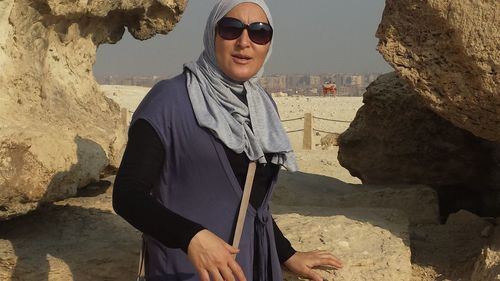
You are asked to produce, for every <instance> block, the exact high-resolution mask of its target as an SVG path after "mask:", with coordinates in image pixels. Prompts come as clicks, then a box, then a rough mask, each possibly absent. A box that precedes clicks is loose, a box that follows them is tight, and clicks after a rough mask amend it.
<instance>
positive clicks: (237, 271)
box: [228, 260, 247, 281]
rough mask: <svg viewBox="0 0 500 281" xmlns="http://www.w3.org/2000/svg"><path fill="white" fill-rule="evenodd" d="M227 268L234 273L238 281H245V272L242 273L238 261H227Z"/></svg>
mask: <svg viewBox="0 0 500 281" xmlns="http://www.w3.org/2000/svg"><path fill="white" fill-rule="evenodd" d="M228 265H229V268H230V269H231V271H232V272H233V274H234V275H236V278H238V280H239V281H246V280H247V279H246V278H245V274H244V273H243V270H242V269H241V267H240V266H239V265H238V263H237V262H236V261H234V260H232V261H231V262H229V263H228Z"/></svg>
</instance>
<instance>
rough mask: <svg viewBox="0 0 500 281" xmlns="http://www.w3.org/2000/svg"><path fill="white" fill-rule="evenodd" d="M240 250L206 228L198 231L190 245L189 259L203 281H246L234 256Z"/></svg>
mask: <svg viewBox="0 0 500 281" xmlns="http://www.w3.org/2000/svg"><path fill="white" fill-rule="evenodd" d="M238 252H239V250H238V249H237V248H234V247H233V246H231V245H229V244H227V243H226V242H225V241H224V240H222V239H220V238H219V237H218V236H217V235H215V234H214V233H212V232H210V231H209V230H206V229H204V230H202V231H200V232H198V233H196V235H195V236H194V237H193V238H192V239H191V242H189V246H188V257H189V260H190V261H191V263H193V265H194V267H195V268H196V271H198V274H199V275H200V278H201V281H210V280H212V281H224V280H225V281H235V280H239V281H246V278H245V275H244V274H243V270H242V269H241V267H240V266H239V265H238V263H237V262H236V261H235V259H234V257H233V256H234V255H235V254H237V253H238ZM236 278H237V279H236Z"/></svg>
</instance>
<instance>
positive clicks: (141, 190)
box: [113, 119, 204, 253]
mask: <svg viewBox="0 0 500 281" xmlns="http://www.w3.org/2000/svg"><path fill="white" fill-rule="evenodd" d="M164 153H165V151H164V148H163V144H162V142H161V140H160V138H159V137H158V134H157V133H156V131H155V130H154V129H153V127H152V126H151V125H150V124H149V123H148V122H147V121H146V120H142V119H139V120H137V121H136V122H135V123H134V124H133V125H132V127H131V128H130V130H129V139H128V143H127V147H126V149H125V153H124V155H123V159H122V162H121V164H120V168H119V169H118V173H117V175H116V179H115V184H114V188H113V209H114V210H115V212H116V213H117V214H118V215H120V216H122V217H123V218H124V219H125V220H126V221H127V222H129V223H130V224H131V225H132V226H134V227H135V228H137V229H138V230H140V231H142V232H143V233H146V234H148V235H151V236H152V237H153V238H155V239H156V240H158V241H160V242H161V243H163V244H164V245H165V246H167V247H169V248H181V249H182V250H183V251H184V252H186V253H187V248H188V246H189V242H190V241H191V239H192V238H193V236H194V235H195V234H196V233H198V232H199V231H201V230H203V229H204V227H202V226H201V225H199V224H197V223H195V222H192V221H190V220H188V219H186V218H184V217H182V216H180V215H179V214H177V213H174V212H173V211H171V210H169V209H168V208H166V207H165V206H164V205H162V204H161V203H160V202H158V201H157V200H156V199H155V198H154V197H153V196H151V194H150V192H151V188H152V186H153V183H154V182H155V181H156V180H158V178H159V175H160V172H161V170H162V167H163V161H164V155H165V154H164Z"/></svg>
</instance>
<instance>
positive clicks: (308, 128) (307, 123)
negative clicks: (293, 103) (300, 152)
mask: <svg viewBox="0 0 500 281" xmlns="http://www.w3.org/2000/svg"><path fill="white" fill-rule="evenodd" d="M302 119H304V128H302V129H296V130H290V131H286V132H287V133H295V132H302V131H303V132H304V138H303V140H302V147H303V148H304V149H307V150H311V149H312V135H313V132H320V133H325V134H335V132H328V131H324V130H319V129H315V128H313V119H318V120H323V121H329V122H339V123H351V121H346V120H337V119H329V118H324V117H318V116H313V115H312V114H311V113H305V114H304V117H297V118H290V119H283V120H281V122H289V121H297V120H302Z"/></svg>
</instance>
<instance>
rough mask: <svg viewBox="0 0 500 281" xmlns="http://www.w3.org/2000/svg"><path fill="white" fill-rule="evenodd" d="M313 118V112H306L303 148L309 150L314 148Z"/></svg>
mask: <svg viewBox="0 0 500 281" xmlns="http://www.w3.org/2000/svg"><path fill="white" fill-rule="evenodd" d="M312 119H313V118H312V114H311V113H306V114H304V139H303V142H302V148H303V149H307V150H311V149H312V135H313V126H312V122H313V120H312Z"/></svg>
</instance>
